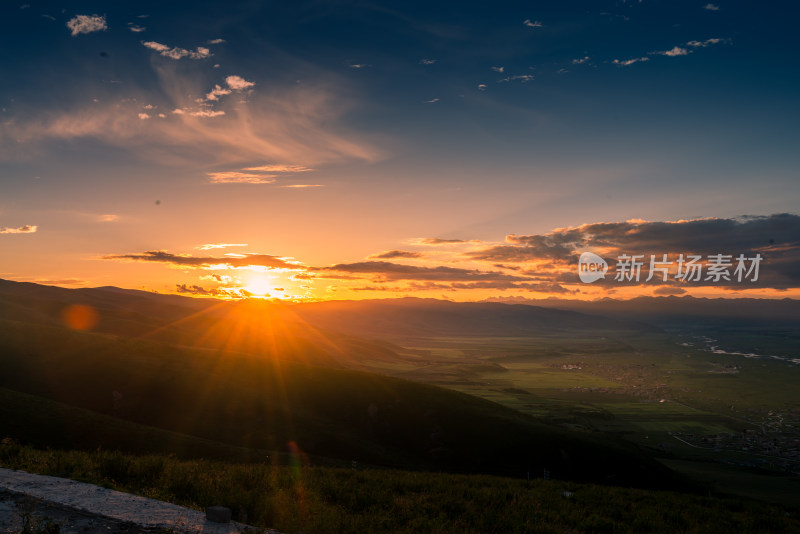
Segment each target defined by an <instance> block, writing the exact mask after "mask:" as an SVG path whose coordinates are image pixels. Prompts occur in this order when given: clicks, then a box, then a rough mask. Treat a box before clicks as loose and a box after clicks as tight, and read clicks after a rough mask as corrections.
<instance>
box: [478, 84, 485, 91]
mask: <svg viewBox="0 0 800 534" xmlns="http://www.w3.org/2000/svg"><path fill="white" fill-rule="evenodd" d="M485 90H486V84H485V83H479V84H478V91H485Z"/></svg>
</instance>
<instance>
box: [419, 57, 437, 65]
mask: <svg viewBox="0 0 800 534" xmlns="http://www.w3.org/2000/svg"><path fill="white" fill-rule="evenodd" d="M434 63H436V60H435V59H424V58H423V59H420V60H419V64H420V65H433V64H434Z"/></svg>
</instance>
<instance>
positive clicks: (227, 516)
mask: <svg viewBox="0 0 800 534" xmlns="http://www.w3.org/2000/svg"><path fill="white" fill-rule="evenodd" d="M206 519H208V520H209V521H213V522H214V523H230V522H231V509H230V508H225V507H224V506H209V507H208V508H206Z"/></svg>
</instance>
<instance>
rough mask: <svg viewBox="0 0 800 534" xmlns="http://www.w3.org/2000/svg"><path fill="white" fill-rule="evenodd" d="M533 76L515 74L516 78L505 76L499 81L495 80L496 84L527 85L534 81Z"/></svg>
mask: <svg viewBox="0 0 800 534" xmlns="http://www.w3.org/2000/svg"><path fill="white" fill-rule="evenodd" d="M534 79H535V78H534V76H533V74H517V75H516V76H506V77H505V78H503V79H501V80H497V82H498V83H505V82H514V81H519V82H522V83H527V82H530V81H532V80H534Z"/></svg>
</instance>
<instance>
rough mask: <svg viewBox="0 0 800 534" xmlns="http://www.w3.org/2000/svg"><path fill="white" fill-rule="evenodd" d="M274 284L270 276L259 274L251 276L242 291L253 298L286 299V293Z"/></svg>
mask: <svg viewBox="0 0 800 534" xmlns="http://www.w3.org/2000/svg"><path fill="white" fill-rule="evenodd" d="M275 284H276V281H275V280H274V278H273V277H272V276H266V275H262V274H260V275H254V276H251V277H250V278H249V279H248V281H247V285H246V286H244V288H243V289H244V290H245V291H247V292H248V293H250V294H252V295H253V296H255V297H265V298H275V299H282V298H286V293H285V292H284V290H283V288H280V287H275Z"/></svg>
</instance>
